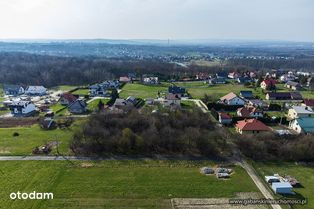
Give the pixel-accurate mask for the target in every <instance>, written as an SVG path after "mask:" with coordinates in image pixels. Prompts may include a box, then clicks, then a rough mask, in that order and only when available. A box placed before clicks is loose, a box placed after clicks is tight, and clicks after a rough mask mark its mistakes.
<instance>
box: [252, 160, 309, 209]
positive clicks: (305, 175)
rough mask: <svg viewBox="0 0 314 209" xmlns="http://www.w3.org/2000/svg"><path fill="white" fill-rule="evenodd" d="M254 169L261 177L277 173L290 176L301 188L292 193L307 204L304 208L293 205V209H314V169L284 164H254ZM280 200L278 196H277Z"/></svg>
mask: <svg viewBox="0 0 314 209" xmlns="http://www.w3.org/2000/svg"><path fill="white" fill-rule="evenodd" d="M254 166H255V168H256V169H257V171H258V172H259V173H260V175H261V176H262V177H263V176H265V175H273V174H275V173H278V174H280V175H285V174H286V175H290V176H293V177H295V178H296V179H297V180H299V181H300V183H301V184H302V186H303V187H300V188H294V189H293V191H294V192H296V193H297V194H298V196H299V197H302V196H303V197H304V198H307V201H308V203H307V204H306V205H304V206H300V205H295V206H293V208H304V209H312V208H314V199H313V191H314V175H313V173H314V167H313V166H312V167H310V166H302V165H296V164H295V163H285V162H268V163H254ZM277 197H278V198H281V196H280V195H277Z"/></svg>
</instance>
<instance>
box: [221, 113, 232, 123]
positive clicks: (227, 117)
mask: <svg viewBox="0 0 314 209" xmlns="http://www.w3.org/2000/svg"><path fill="white" fill-rule="evenodd" d="M218 117H219V118H218V120H219V123H221V124H223V125H229V124H231V123H232V116H231V115H229V114H228V113H225V112H219V113H218Z"/></svg>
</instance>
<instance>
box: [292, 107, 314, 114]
mask: <svg viewBox="0 0 314 209" xmlns="http://www.w3.org/2000/svg"><path fill="white" fill-rule="evenodd" d="M292 109H294V111H295V112H296V113H298V114H314V111H313V110H312V108H310V107H307V106H292Z"/></svg>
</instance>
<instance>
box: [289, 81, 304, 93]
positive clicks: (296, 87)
mask: <svg viewBox="0 0 314 209" xmlns="http://www.w3.org/2000/svg"><path fill="white" fill-rule="evenodd" d="M285 87H286V88H288V89H292V90H295V91H297V90H301V89H302V87H301V84H299V83H298V82H294V81H288V82H287V83H286V84H285Z"/></svg>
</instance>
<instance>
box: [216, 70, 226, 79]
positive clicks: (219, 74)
mask: <svg viewBox="0 0 314 209" xmlns="http://www.w3.org/2000/svg"><path fill="white" fill-rule="evenodd" d="M216 78H225V79H226V78H228V73H227V72H225V71H222V72H218V73H216Z"/></svg>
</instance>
